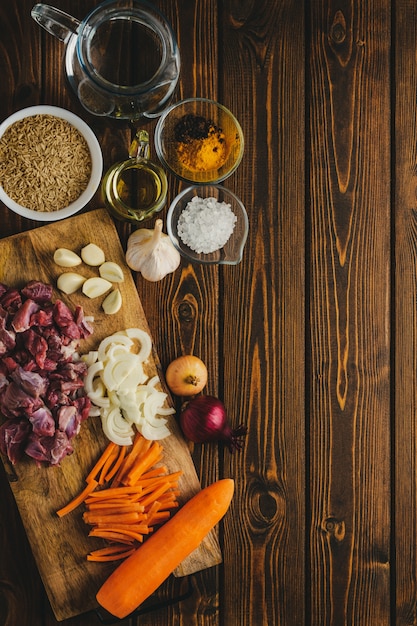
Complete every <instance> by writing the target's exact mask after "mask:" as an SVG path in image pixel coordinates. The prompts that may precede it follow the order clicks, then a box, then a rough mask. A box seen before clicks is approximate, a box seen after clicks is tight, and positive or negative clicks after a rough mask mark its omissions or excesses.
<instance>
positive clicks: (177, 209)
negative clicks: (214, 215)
mask: <svg viewBox="0 0 417 626" xmlns="http://www.w3.org/2000/svg"><path fill="white" fill-rule="evenodd" d="M195 197H198V198H202V199H206V198H214V199H215V200H216V201H217V202H220V203H222V202H225V203H226V204H228V205H230V209H231V210H232V212H233V213H234V214H235V216H236V222H235V225H234V229H233V232H232V234H231V236H230V238H229V239H228V241H227V242H226V243H225V244H224V246H223V247H221V248H220V249H218V250H216V251H214V252H210V253H203V252H196V251H195V250H193V249H192V248H190V247H189V246H188V245H187V244H186V243H184V242H183V241H182V239H181V237H180V235H179V232H178V222H179V218H180V216H181V214H182V212H183V211H184V209H185V208H186V207H187V205H188V203H189V202H191V201H192V199H193V198H195ZM205 210H206V211H209V210H210V208H209V207H207V208H206V209H205ZM213 227H214V228H216V224H214V226H213ZM248 231H249V221H248V215H247V213H246V209H245V207H244V205H243V204H242V202H241V201H240V200H239V198H238V197H237V196H236V195H235V194H234V193H233V192H232V191H230V190H229V189H226V188H225V187H222V186H221V185H193V186H192V187H187V189H184V190H183V191H182V192H181V193H179V194H178V195H177V196H176V197H175V198H174V200H173V201H172V203H171V205H170V207H169V209H168V214H167V232H168V235H169V237H170V239H171V241H172V243H173V244H174V246H175V248H176V249H177V250H178V252H179V253H180V254H181V255H182V256H183V257H184V258H185V259H187V260H188V261H190V262H192V263H201V264H203V265H237V264H238V263H240V261H241V260H242V256H243V249H244V247H245V243H246V239H247V236H248ZM194 247H196V246H194Z"/></svg>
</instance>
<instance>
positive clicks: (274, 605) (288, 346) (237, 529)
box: [220, 0, 306, 626]
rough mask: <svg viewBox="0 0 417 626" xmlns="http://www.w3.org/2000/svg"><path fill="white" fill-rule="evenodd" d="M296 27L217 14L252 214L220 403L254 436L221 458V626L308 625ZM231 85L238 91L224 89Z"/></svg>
mask: <svg viewBox="0 0 417 626" xmlns="http://www.w3.org/2000/svg"><path fill="white" fill-rule="evenodd" d="M304 19H305V12H304V7H303V4H302V3H300V2H297V1H294V0H286V1H283V2H274V1H273V0H269V1H266V2H263V3H262V10H261V11H253V5H252V3H250V2H240V3H235V2H232V1H229V2H225V3H224V11H223V15H222V20H223V21H222V24H223V28H222V32H223V33H224V39H223V44H222V48H223V50H224V52H223V63H224V71H223V73H222V80H221V89H220V93H221V97H222V101H223V102H225V104H226V105H227V106H229V107H230V109H231V110H233V111H234V112H235V114H236V115H237V117H238V119H240V121H241V123H242V124H243V128H244V134H245V137H246V138H247V144H248V147H247V150H246V154H245V157H244V162H243V164H242V166H241V167H240V168H239V170H238V171H237V172H236V174H235V176H234V177H233V180H230V181H228V184H229V185H230V186H231V187H232V188H233V189H234V190H235V192H236V193H238V194H240V195H241V197H242V198H243V201H244V203H245V205H246V206H247V207H249V208H250V215H251V220H250V229H251V237H250V238H249V241H248V244H247V246H246V251H245V257H244V259H243V262H242V264H241V266H240V267H239V268H231V269H230V268H228V269H226V270H225V271H224V273H223V277H222V282H223V284H224V287H223V289H224V292H225V293H228V294H229V296H228V298H227V299H224V300H223V303H222V312H221V319H222V328H223V332H222V335H221V343H220V350H221V355H222V361H223V368H222V370H221V371H222V379H223V380H224V394H225V398H226V402H227V404H228V405H229V406H230V407H231V411H232V415H234V416H235V418H236V419H237V420H238V419H239V416H247V419H248V425H249V433H250V434H249V440H248V445H247V448H245V451H244V462H243V463H242V460H241V459H237V458H232V457H230V455H228V454H227V453H226V454H225V456H224V467H225V471H226V472H227V474H228V475H230V476H237V477H238V480H237V493H238V497H237V498H235V499H234V502H233V504H232V515H231V516H230V517H229V518H228V519H227V521H226V525H225V526H226V527H225V532H226V537H227V538H231V537H233V542H229V541H226V542H225V554H224V558H225V570H226V577H225V600H224V606H223V611H224V620H225V623H226V624H242V625H246V626H249V625H255V624H256V625H259V626H269V625H271V624H274V625H276V626H287V625H289V624H303V623H304V620H305V617H306V612H305V599H304V592H305V584H306V579H305V558H306V555H305V547H304V540H305V533H304V524H305V502H304V498H303V497H300V495H301V494H302V493H303V489H304V471H305V463H306V458H305V440H304V433H305V424H304V406H305V390H304V386H305V381H304V348H305V343H304V337H305V278H304V269H305V261H304V257H303V253H302V251H303V250H304V248H305V202H304V201H305V197H304V188H305V163H304V154H303V150H304V132H305V129H304V106H305V100H304V96H305V94H304V71H305V70H304V52H305V42H304V32H305V30H304V29H305V21H304ZM239 82H242V84H244V85H245V89H244V90H243V92H242V91H240V90H239V91H237V90H231V89H230V84H234V83H239ZM261 155H262V157H261ZM284 164H285V168H284ZM295 250H298V251H299V252H300V254H294V251H295ZM242 380H244V381H245V393H241V392H240V387H241V384H242ZM245 493H246V494H248V495H247V496H246V497H247V498H248V500H247V501H250V503H251V504H250V506H249V507H246V506H245V505H244V501H245ZM237 554H239V555H240V557H239V558H236V556H237ZM242 570H243V571H246V572H247V574H246V576H244V579H243V580H242V577H241V575H240V572H241V571H242ZM242 584H243V585H244V592H243V593H242V592H241V591H240V590H241V589H242ZM237 596H239V597H240V598H241V601H240V602H239V603H238V604H236V602H234V600H233V599H234V598H236V597H237Z"/></svg>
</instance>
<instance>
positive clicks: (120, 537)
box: [88, 528, 134, 544]
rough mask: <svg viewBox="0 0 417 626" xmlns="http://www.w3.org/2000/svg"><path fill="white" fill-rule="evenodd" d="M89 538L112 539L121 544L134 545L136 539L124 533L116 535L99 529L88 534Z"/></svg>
mask: <svg viewBox="0 0 417 626" xmlns="http://www.w3.org/2000/svg"><path fill="white" fill-rule="evenodd" d="M88 536H89V537H100V538H101V539H110V540H113V541H118V542H120V543H128V544H131V543H133V541H134V539H133V538H132V537H127V535H124V534H123V533H116V532H113V531H111V530H102V529H99V528H93V530H90V532H89V533H88Z"/></svg>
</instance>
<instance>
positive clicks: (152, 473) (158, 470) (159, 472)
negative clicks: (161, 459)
mask: <svg viewBox="0 0 417 626" xmlns="http://www.w3.org/2000/svg"><path fill="white" fill-rule="evenodd" d="M181 473H182V472H181ZM166 474H168V468H167V467H166V466H165V465H160V466H159V467H154V468H153V469H151V470H148V471H147V472H145V473H144V474H142V476H141V477H140V481H139V482H140V483H142V482H144V481H145V480H148V479H150V478H155V477H158V476H165V475H166Z"/></svg>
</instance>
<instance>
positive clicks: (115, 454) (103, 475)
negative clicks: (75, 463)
mask: <svg viewBox="0 0 417 626" xmlns="http://www.w3.org/2000/svg"><path fill="white" fill-rule="evenodd" d="M118 456H119V450H118V449H116V450H114V451H113V452H112V453H111V454H110V455H109V456H108V457H107V459H106V460H105V462H104V463H103V466H102V468H101V471H100V476H99V479H98V484H99V485H104V483H105V482H106V475H107V474H108V473H109V471H110V468H111V466H112V465H113V464H114V463H115V462H116V461H117V459H118Z"/></svg>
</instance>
